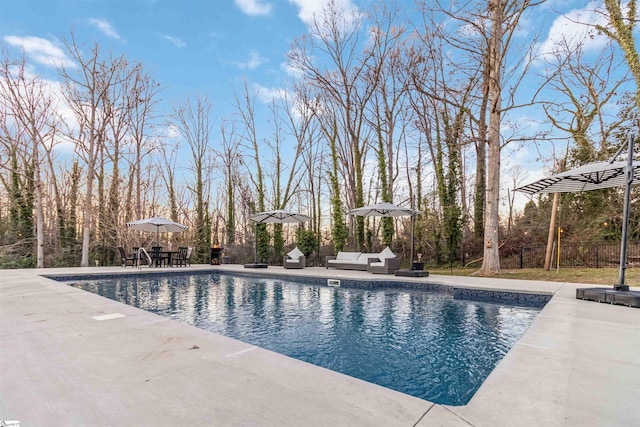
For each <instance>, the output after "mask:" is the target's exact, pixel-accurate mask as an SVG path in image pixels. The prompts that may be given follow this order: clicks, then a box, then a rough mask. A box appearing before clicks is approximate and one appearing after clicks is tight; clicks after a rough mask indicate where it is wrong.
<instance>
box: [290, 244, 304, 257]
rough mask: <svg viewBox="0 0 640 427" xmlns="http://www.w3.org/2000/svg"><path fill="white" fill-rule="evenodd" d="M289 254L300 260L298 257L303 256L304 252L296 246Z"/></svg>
mask: <svg viewBox="0 0 640 427" xmlns="http://www.w3.org/2000/svg"><path fill="white" fill-rule="evenodd" d="M287 255H288V256H289V258H291V259H293V260H296V261H298V259H300V257H301V256H303V255H304V254H303V253H302V251H301V250H300V249H298V247H297V246H296V247H295V248H293V249H292V250H291V252H289V253H288V254H287Z"/></svg>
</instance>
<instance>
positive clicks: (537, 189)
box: [516, 161, 640, 194]
mask: <svg viewBox="0 0 640 427" xmlns="http://www.w3.org/2000/svg"><path fill="white" fill-rule="evenodd" d="M626 166H627V162H595V163H589V164H587V165H584V166H580V167H578V168H575V169H571V170H568V171H566V172H562V173H559V174H556V175H552V176H550V177H548V178H542V179H540V180H538V181H536V182H533V183H531V184H527V185H525V186H522V187H520V188H516V191H521V192H523V193H527V194H536V193H578V192H580V191H590V190H600V189H602V188H611V187H622V186H624V185H625V184H626V183H627V178H626V176H625V167H626ZM632 168H633V181H632V184H640V162H636V161H634V162H633V164H632Z"/></svg>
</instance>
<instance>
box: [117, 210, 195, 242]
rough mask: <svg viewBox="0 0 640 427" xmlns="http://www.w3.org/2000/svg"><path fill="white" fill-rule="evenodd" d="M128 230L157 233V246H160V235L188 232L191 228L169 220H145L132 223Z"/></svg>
mask: <svg viewBox="0 0 640 427" xmlns="http://www.w3.org/2000/svg"><path fill="white" fill-rule="evenodd" d="M127 228H129V229H131V230H138V231H149V232H153V231H155V232H156V246H158V242H159V240H158V233H160V232H162V233H177V232H181V231H185V230H187V229H188V228H189V227H187V226H186V225H182V224H178V223H177V222H174V221H171V220H170V219H167V218H160V217H154V218H145V219H139V220H137V221H131V222H128V223H127Z"/></svg>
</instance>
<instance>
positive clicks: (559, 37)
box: [536, 2, 609, 62]
mask: <svg viewBox="0 0 640 427" xmlns="http://www.w3.org/2000/svg"><path fill="white" fill-rule="evenodd" d="M599 4H600V2H590V3H589V4H588V5H587V6H586V7H584V8H583V9H574V10H571V11H570V12H567V13H565V14H564V15H562V16H559V17H558V18H556V20H555V21H553V24H552V25H551V28H550V29H549V34H548V35H547V39H546V40H545V41H544V42H542V43H540V44H539V46H538V49H537V52H536V57H537V59H538V60H540V61H546V62H552V61H553V60H554V57H555V55H554V53H556V52H557V51H558V48H559V46H560V45H565V46H566V47H569V48H571V49H574V48H576V47H578V46H579V45H580V44H582V49H583V50H584V51H585V52H587V51H589V50H600V49H602V48H603V47H604V46H606V44H607V43H608V42H609V39H608V38H607V36H605V35H604V34H599V33H598V32H597V31H596V29H595V26H596V25H602V26H606V25H607V19H606V15H605V14H604V13H603V11H602V9H598V5H599Z"/></svg>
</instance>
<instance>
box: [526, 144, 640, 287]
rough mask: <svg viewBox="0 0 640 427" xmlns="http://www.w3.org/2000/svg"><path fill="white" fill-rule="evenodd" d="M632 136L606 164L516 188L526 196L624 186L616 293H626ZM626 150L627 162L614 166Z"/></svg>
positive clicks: (638, 178) (639, 180) (638, 172)
mask: <svg viewBox="0 0 640 427" xmlns="http://www.w3.org/2000/svg"><path fill="white" fill-rule="evenodd" d="M634 139H635V136H634V135H631V136H630V137H629V142H628V145H627V146H626V147H625V146H622V147H621V148H620V150H618V152H617V153H616V155H615V156H613V159H612V160H610V161H608V162H595V163H589V164H587V165H584V166H580V167H578V168H575V169H571V170H568V171H566V172H562V173H559V174H556V175H552V176H550V177H548V178H542V179H540V180H538V181H536V182H533V183H531V184H527V185H524V186H522V187H519V188H516V191H520V192H523V193H526V194H537V193H575V192H580V191H589V190H599V189H603V188H612V187H620V186H623V185H624V186H625V194H624V208H623V214H622V216H623V219H622V242H621V246H620V274H619V280H618V284H617V285H615V288H616V289H620V290H629V287H628V286H626V285H625V284H624V275H625V269H626V268H627V265H626V264H627V240H628V238H629V236H628V234H629V231H628V226H629V208H630V205H631V186H632V185H637V184H640V162H637V161H634V160H633V141H634ZM624 148H627V153H628V155H627V157H628V158H627V161H626V162H616V161H615V159H616V158H617V157H618V155H619V154H620V153H621V151H622V150H623V149H624Z"/></svg>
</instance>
